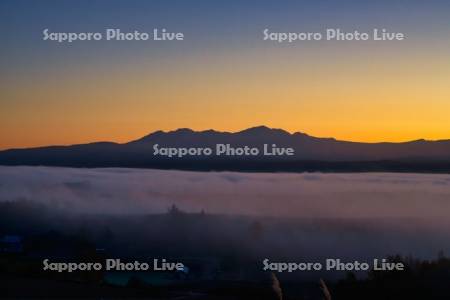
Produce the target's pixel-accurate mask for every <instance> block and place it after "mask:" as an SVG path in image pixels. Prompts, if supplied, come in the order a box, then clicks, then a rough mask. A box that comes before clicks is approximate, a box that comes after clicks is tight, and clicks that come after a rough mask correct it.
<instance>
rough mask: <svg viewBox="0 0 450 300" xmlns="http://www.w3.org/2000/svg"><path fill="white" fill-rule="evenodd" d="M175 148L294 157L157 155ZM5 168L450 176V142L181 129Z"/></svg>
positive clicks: (36, 151) (23, 158)
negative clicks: (253, 150)
mask: <svg viewBox="0 0 450 300" xmlns="http://www.w3.org/2000/svg"><path fill="white" fill-rule="evenodd" d="M155 144H158V145H159V147H171V148H181V147H185V148H190V147H194V148H198V147H202V148H204V147H210V148H215V146H216V144H230V145H231V146H232V147H244V146H249V147H258V148H259V149H261V148H262V146H263V144H269V145H272V144H276V145H277V147H290V148H293V149H294V150H295V155H293V156H262V155H258V156H245V157H244V156H215V155H211V156H185V157H182V158H179V157H172V158H168V157H164V156H155V155H153V146H154V145H155ZM0 165H44V166H68V167H137V168H162V169H181V170H204V171H206V170H207V171H209V170H232V171H268V172H273V171H287V172H302V171H325V172H326V171H329V172H335V171H336V172H347V171H348V172H363V171H380V172H381V171H398V172H443V173H450V140H439V141H426V140H423V139H421V140H415V141H409V142H402V143H390V142H381V143H360V142H348V141H340V140H336V139H334V138H318V137H313V136H309V135H307V134H305V133H301V132H295V133H289V132H287V131H284V130H282V129H272V128H268V127H266V126H258V127H252V128H248V129H245V130H242V131H239V132H235V133H231V132H219V131H215V130H205V131H194V130H192V129H189V128H180V129H177V130H174V131H169V132H164V131H156V132H153V133H151V134H149V135H146V136H144V137H142V138H140V139H137V140H134V141H131V142H128V143H123V144H119V143H113V142H95V143H88V144H79V145H70V146H48V147H38V148H28V149H9V150H4V151H0Z"/></svg>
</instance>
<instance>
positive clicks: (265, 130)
mask: <svg viewBox="0 0 450 300" xmlns="http://www.w3.org/2000/svg"><path fill="white" fill-rule="evenodd" d="M237 133H238V134H258V135H259V134H271V133H281V134H287V135H290V133H289V132H287V131H285V130H283V129H276V128H269V127H267V126H265V125H261V126H255V127H250V128H247V129H244V130H242V131H239V132H237Z"/></svg>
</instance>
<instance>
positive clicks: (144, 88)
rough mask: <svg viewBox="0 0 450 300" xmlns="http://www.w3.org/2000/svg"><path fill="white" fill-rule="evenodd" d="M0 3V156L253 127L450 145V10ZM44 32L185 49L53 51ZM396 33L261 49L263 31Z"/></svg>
mask: <svg viewBox="0 0 450 300" xmlns="http://www.w3.org/2000/svg"><path fill="white" fill-rule="evenodd" d="M243 2H244V1H238V0H231V1H211V0H208V1H207V0H204V1H196V0H193V1H184V0H179V1H173V0H161V1H156V0H155V1H125V0H124V1H106V0H104V1H67V0H54V1H32V0H30V1H22V0H18V1H17V0H14V1H12V0H1V1H0V34H1V37H2V40H1V43H0V125H1V126H0V149H5V148H12V147H30V146H41V145H50V144H52V145H53V144H75V143H84V142H92V141H100V140H108V141H117V142H125V141H129V140H132V139H136V138H139V137H140V136H143V135H145V134H148V133H149V132H151V131H155V130H159V129H162V130H171V129H176V128H179V127H190V128H193V129H197V130H203V129H210V128H213V129H217V130H226V131H236V130H241V129H244V128H247V127H251V126H256V125H262V124H264V125H267V126H270V127H276V128H284V129H286V130H288V131H291V132H293V131H302V132H306V133H308V134H311V135H315V136H321V137H325V136H326V137H329V136H332V137H335V138H338V139H345V140H353V141H370V142H375V141H405V140H413V139H419V138H425V139H448V138H450V1H406V0H403V1H395V0H393V1H387V0H384V1H367V3H362V2H363V1H356V0H355V1H337V0H336V1H325V0H311V1H284V2H281V1H247V2H245V3H243ZM45 28H49V29H50V30H51V31H54V32H86V31H90V32H97V31H99V32H104V30H105V28H120V29H122V30H123V31H127V30H130V31H131V30H140V31H148V32H150V31H152V30H153V28H166V29H168V30H170V31H181V32H183V33H184V34H185V41H183V42H162V43H161V42H154V41H146V42H137V41H135V42H129V41H128V42H111V41H91V42H75V43H72V44H67V43H66V44H58V43H56V42H49V41H43V40H42V36H43V35H42V30H43V29H45ZM265 28H270V29H271V30H273V31H297V32H299V31H320V32H322V31H323V30H324V29H325V28H342V29H343V30H349V31H350V30H355V29H356V30H359V31H371V30H372V29H373V28H386V29H388V30H391V31H397V32H403V33H405V34H406V36H407V40H405V41H399V42H373V41H368V42H332V41H320V42H317V41H316V42H298V43H295V44H281V45H280V44H277V43H275V42H268V41H263V40H262V38H263V34H262V30H263V29H265Z"/></svg>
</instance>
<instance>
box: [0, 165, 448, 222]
mask: <svg viewBox="0 0 450 300" xmlns="http://www.w3.org/2000/svg"><path fill="white" fill-rule="evenodd" d="M17 200H28V201H33V202H34V201H35V202H38V203H44V204H49V205H52V206H53V207H56V208H60V209H63V210H65V209H67V210H70V211H72V212H86V213H111V214H116V213H120V214H124V213H129V214H134V213H159V212H164V211H167V208H168V207H169V206H170V205H172V204H175V205H177V206H178V207H179V208H181V209H182V210H185V211H190V212H198V211H201V210H204V211H206V212H209V213H224V214H243V215H269V216H292V217H311V218H329V217H331V218H365V217H370V218H373V217H395V218H399V217H420V218H441V217H447V216H448V215H449V214H450V175H448V174H402V173H347V174H342V173H337V174H335V173H327V174H323V173H300V174H294V173H233V172H187V171H167V170H147V169H114V168H106V169H80V168H78V169H77V168H53V167H3V166H2V167H0V201H17Z"/></svg>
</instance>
